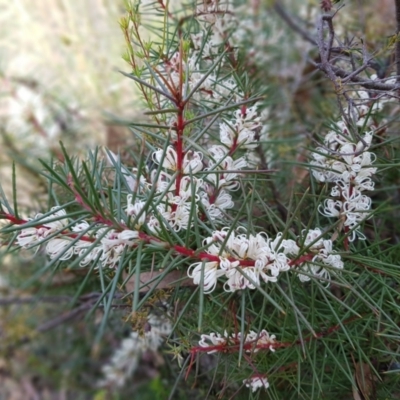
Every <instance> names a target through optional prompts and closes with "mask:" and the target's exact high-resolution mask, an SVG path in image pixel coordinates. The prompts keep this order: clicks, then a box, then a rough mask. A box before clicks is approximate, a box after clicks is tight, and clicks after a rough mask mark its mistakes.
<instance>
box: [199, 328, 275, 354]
mask: <svg viewBox="0 0 400 400" xmlns="http://www.w3.org/2000/svg"><path fill="white" fill-rule="evenodd" d="M275 339H276V336H275V335H270V334H269V333H268V332H267V331H266V330H265V329H263V330H262V331H261V332H259V333H257V332H255V331H250V332H249V333H247V334H246V335H244V337H243V338H242V334H241V333H240V332H239V333H232V334H231V335H229V334H228V332H227V331H225V332H224V334H223V335H221V334H220V333H214V332H211V333H210V334H209V335H205V334H203V335H201V337H200V341H199V345H200V347H202V348H204V349H207V348H210V350H209V351H206V352H207V354H213V353H217V352H218V351H221V352H224V351H225V350H227V347H229V346H238V345H240V344H241V343H243V344H242V346H243V349H244V350H245V352H246V353H257V352H258V351H260V350H269V351H272V352H274V351H275V348H274V346H275V345H276V340H275Z"/></svg>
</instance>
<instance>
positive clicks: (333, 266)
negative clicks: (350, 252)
mask: <svg viewBox="0 0 400 400" xmlns="http://www.w3.org/2000/svg"><path fill="white" fill-rule="evenodd" d="M322 236H323V234H322V232H321V229H319V228H315V229H310V230H309V231H303V232H302V237H303V240H304V244H303V246H304V247H306V248H307V249H308V253H311V255H313V257H312V259H311V260H310V261H309V262H305V263H302V264H301V266H300V270H302V271H304V272H306V273H307V275H305V274H301V273H300V274H299V279H300V281H301V282H307V281H309V280H310V279H311V278H310V276H314V277H315V278H318V279H324V280H329V279H330V272H332V271H336V272H337V270H342V269H343V267H344V264H343V261H342V259H341V257H340V255H339V254H336V253H335V252H334V251H333V249H332V240H327V239H323V237H322ZM286 250H287V252H288V253H289V254H291V255H298V254H299V251H300V248H299V247H298V246H297V245H294V246H291V247H290V248H289V247H288V248H287V249H286Z"/></svg>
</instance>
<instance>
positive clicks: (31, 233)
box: [16, 207, 69, 249]
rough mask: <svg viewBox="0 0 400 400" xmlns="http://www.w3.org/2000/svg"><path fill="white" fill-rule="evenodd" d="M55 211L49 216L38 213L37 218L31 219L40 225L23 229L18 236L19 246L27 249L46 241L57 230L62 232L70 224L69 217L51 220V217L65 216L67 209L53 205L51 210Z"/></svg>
mask: <svg viewBox="0 0 400 400" xmlns="http://www.w3.org/2000/svg"><path fill="white" fill-rule="evenodd" d="M53 210H57V211H55V212H54V213H53V214H50V215H48V216H47V217H44V218H42V217H43V214H37V215H36V216H35V218H33V219H31V218H30V219H29V222H31V221H37V222H38V227H29V228H25V229H22V230H21V232H20V233H19V234H18V236H17V239H16V240H17V243H18V245H19V246H21V247H23V248H25V249H27V248H31V247H34V246H35V245H37V244H39V243H41V242H42V241H44V239H45V238H46V237H47V236H50V235H51V234H54V233H56V232H59V233H61V232H62V231H63V230H64V228H65V227H66V226H67V225H68V223H69V222H68V219H67V218H61V219H58V220H56V221H50V222H49V220H51V219H54V218H57V217H63V216H65V215H66V212H65V210H63V209H58V208H57V207H53V208H52V209H51V211H53Z"/></svg>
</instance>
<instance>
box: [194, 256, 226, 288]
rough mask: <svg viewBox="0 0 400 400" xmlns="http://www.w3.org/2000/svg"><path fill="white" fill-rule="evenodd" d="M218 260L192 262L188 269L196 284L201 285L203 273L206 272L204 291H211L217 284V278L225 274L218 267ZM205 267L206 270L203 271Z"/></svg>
mask: <svg viewBox="0 0 400 400" xmlns="http://www.w3.org/2000/svg"><path fill="white" fill-rule="evenodd" d="M218 264H219V263H218V262H215V261H211V262H201V261H200V262H197V263H194V264H192V265H191V266H190V267H189V269H188V272H187V274H188V277H189V278H192V279H193V283H194V284H195V285H199V284H200V283H201V275H202V274H204V277H203V284H204V293H206V294H207V293H211V292H212V291H213V290H214V289H215V287H216V285H217V280H218V278H219V277H220V276H223V275H224V273H225V272H224V271H222V270H220V269H218V266H219V265H218ZM203 269H204V272H203Z"/></svg>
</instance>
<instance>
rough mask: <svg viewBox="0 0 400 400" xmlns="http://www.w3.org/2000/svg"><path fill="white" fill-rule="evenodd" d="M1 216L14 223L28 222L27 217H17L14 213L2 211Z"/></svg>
mask: <svg viewBox="0 0 400 400" xmlns="http://www.w3.org/2000/svg"><path fill="white" fill-rule="evenodd" d="M0 218H2V219H3V218H4V219H6V220H8V221H10V222H11V223H12V224H14V225H22V224H26V223H27V222H28V221H27V220H26V219H19V218H16V217H15V215H12V214H7V213H4V214H3V213H0Z"/></svg>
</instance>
